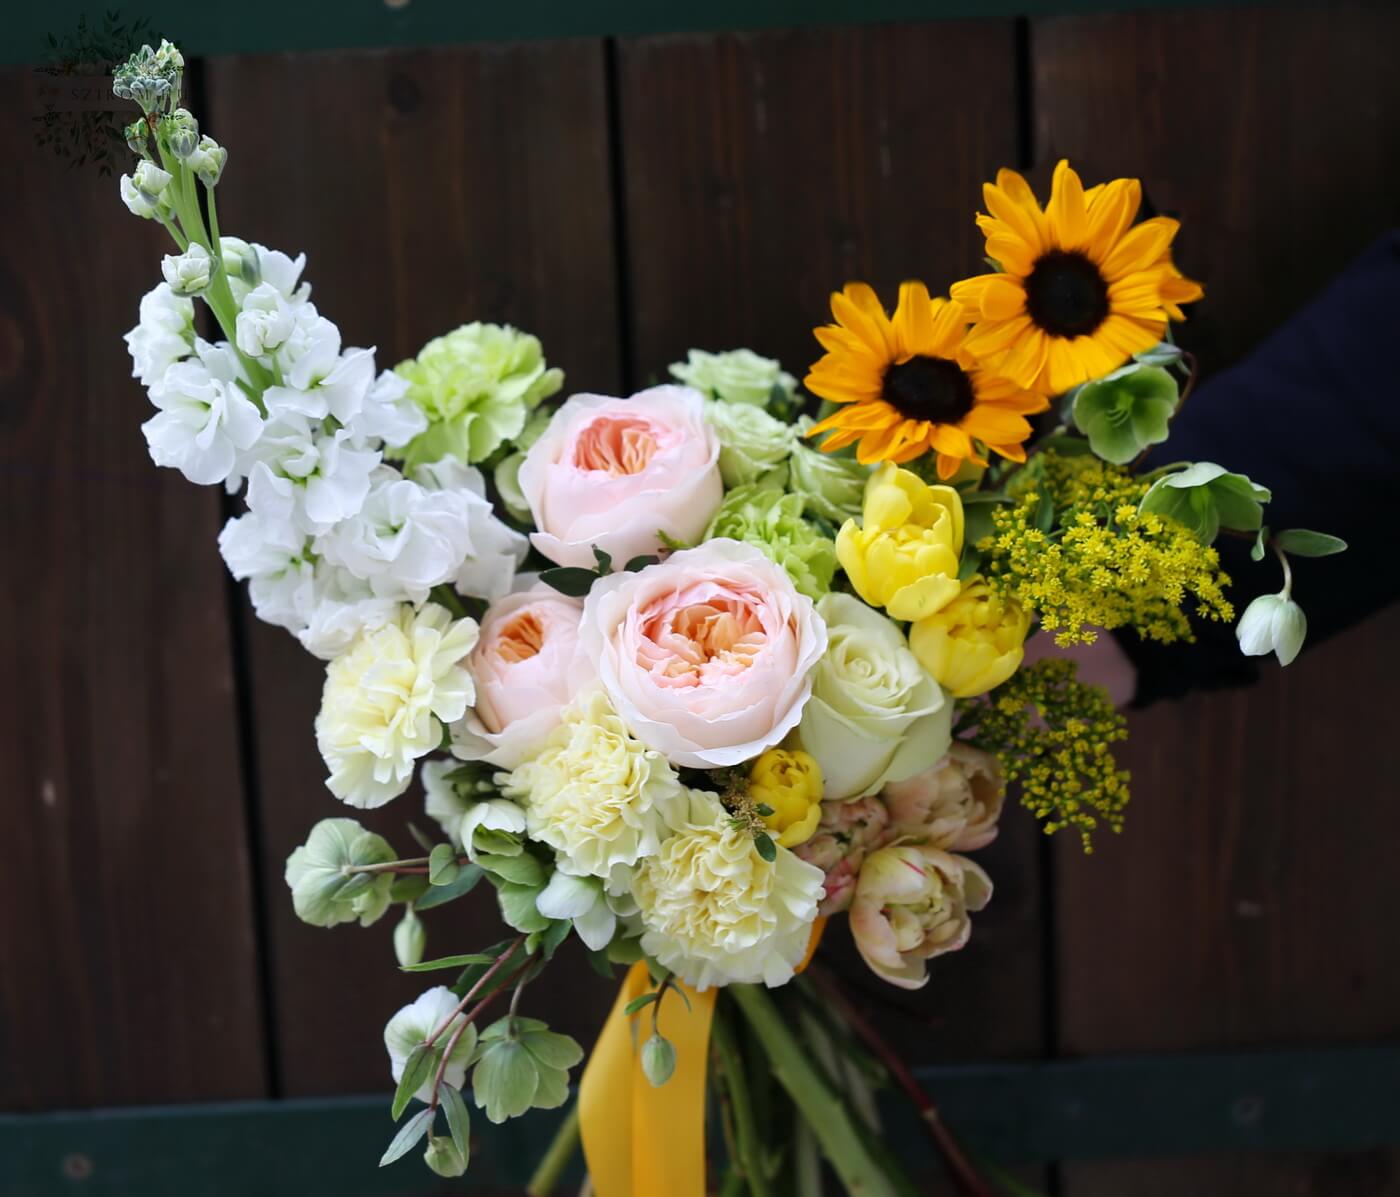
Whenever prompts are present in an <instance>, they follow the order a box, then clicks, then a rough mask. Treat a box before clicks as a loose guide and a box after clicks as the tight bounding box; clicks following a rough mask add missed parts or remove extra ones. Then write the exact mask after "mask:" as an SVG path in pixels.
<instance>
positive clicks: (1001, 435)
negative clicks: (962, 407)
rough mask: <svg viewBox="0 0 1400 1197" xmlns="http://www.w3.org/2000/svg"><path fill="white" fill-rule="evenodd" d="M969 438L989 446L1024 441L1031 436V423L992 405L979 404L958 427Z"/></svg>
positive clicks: (1022, 417)
mask: <svg viewBox="0 0 1400 1197" xmlns="http://www.w3.org/2000/svg"><path fill="white" fill-rule="evenodd" d="M958 427H959V428H961V429H962V430H963V431H964V432H965V433H967V435H968V436H972V437H976V438H977V439H978V440H979V441H985V442H986V443H987V444H989V445H990V444H994V443H995V444H1008V443H1012V442H1017V441H1023V440H1025V439H1026V437H1028V436H1030V434H1031V425H1030V421H1029V420H1027V419H1026V418H1025V416H1018V415H1017V414H1016V413H1015V412H1013V411H1008V410H1007V409H1006V408H1003V407H998V406H996V405H995V404H992V403H979V404H976V405H975V406H974V407H973V409H972V410H971V411H970V412H968V413H967V415H965V416H964V417H963V418H962V422H961V423H960V424H959V425H958Z"/></svg>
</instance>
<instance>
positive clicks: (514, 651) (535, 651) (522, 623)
mask: <svg viewBox="0 0 1400 1197" xmlns="http://www.w3.org/2000/svg"><path fill="white" fill-rule="evenodd" d="M543 647H544V625H543V624H541V623H540V617H539V616H538V615H536V614H535V613H534V612H533V611H522V612H521V613H520V614H519V615H517V616H516V617H515V618H514V619H512V620H511V621H510V623H508V624H506V626H505V627H504V628H502V629H501V632H500V636H499V638H498V639H497V641H496V655H497V656H498V657H500V658H501V660H502V661H506V662H508V663H510V664H511V665H517V664H519V663H520V662H521V661H528V660H529V659H530V658H531V657H534V656H538V655H539V651H540V649H542V648H543Z"/></svg>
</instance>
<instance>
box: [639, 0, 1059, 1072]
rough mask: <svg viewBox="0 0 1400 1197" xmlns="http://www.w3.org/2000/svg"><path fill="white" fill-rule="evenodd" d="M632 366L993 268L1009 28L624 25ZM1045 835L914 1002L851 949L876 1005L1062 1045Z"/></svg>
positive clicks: (722, 345) (974, 1035) (948, 1029)
mask: <svg viewBox="0 0 1400 1197" xmlns="http://www.w3.org/2000/svg"><path fill="white" fill-rule="evenodd" d="M618 67H619V69H618V81H619V102H620V112H621V121H620V124H621V133H622V147H621V148H622V163H623V168H624V171H625V197H626V205H625V210H626V217H627V239H626V243H627V259H628V263H629V266H630V270H629V277H630V285H631V301H632V303H631V310H632V375H633V378H634V380H635V381H637V382H638V383H641V382H644V381H646V380H648V379H650V378H653V377H658V378H659V377H663V376H664V375H665V373H666V366H667V364H668V363H670V362H672V361H675V360H677V359H680V358H683V357H684V356H685V351H686V350H687V349H688V348H690V347H697V348H701V349H710V350H715V349H728V348H733V347H735V346H739V345H744V346H748V347H750V348H752V349H755V350H757V351H758V352H760V353H764V354H768V355H770V356H774V357H778V358H780V359H781V360H782V361H783V363H784V364H785V365H786V366H787V368H788V369H789V370H790V371H791V372H792V373H793V374H795V375H797V376H798V377H801V376H802V374H804V373H805V371H806V367H807V365H808V363H810V362H811V361H812V360H813V359H814V357H815V356H816V354H817V352H818V349H817V346H816V342H815V341H814V340H813V338H812V335H811V329H812V327H813V326H814V325H816V324H819V323H823V322H825V321H826V320H827V319H829V309H828V306H827V304H828V296H829V294H830V292H831V291H832V290H833V289H836V288H839V287H840V286H841V285H842V284H843V283H844V282H846V281H847V280H848V279H864V280H867V281H869V282H871V283H872V284H875V285H876V286H878V287H879V288H880V290H881V291H882V293H883V294H885V295H887V296H889V297H891V299H892V298H893V295H894V293H895V291H896V289H897V287H898V284H899V282H900V280H901V279H905V278H923V279H925V280H926V281H927V282H928V283H929V284H930V286H931V287H932V288H933V289H934V290H935V291H937V290H938V289H939V288H942V287H946V286H947V285H948V283H950V282H951V281H953V280H954V279H955V278H958V277H961V276H962V275H963V274H964V273H966V272H967V271H969V270H973V269H975V268H976V266H977V262H978V255H979V254H980V252H981V251H980V246H979V245H978V243H977V242H976V236H975V234H976V228H975V225H974V224H973V221H972V216H973V213H974V211H975V210H976V206H977V204H978V202H979V196H980V194H981V193H980V184H981V181H982V180H983V179H984V178H990V177H991V176H992V174H993V173H994V172H995V170H996V168H997V167H998V166H1001V165H1005V164H1007V163H1010V162H1013V161H1014V158H1015V152H1016V101H1015V86H1014V69H1015V47H1014V36H1013V29H1012V26H1011V23H1010V22H1000V21H999V22H985V23H975V24H973V23H968V24H940V25H927V26H887V27H879V28H863V29H841V30H815V29H809V30H800V31H793V32H783V33H761V34H743V35H726V36H719V37H661V38H644V39H637V40H625V41H622V42H620V43H619V48H618ZM1038 849H1039V844H1038V837H1037V835H1036V833H1035V832H1034V829H1033V828H1032V827H1031V826H1030V824H1029V821H1028V820H1017V819H1015V818H1012V819H1010V820H1008V826H1007V828H1006V831H1005V832H1004V834H1003V836H1002V838H1001V840H999V841H998V843H997V844H996V845H995V846H994V847H993V848H991V849H990V850H988V851H987V852H986V853H984V854H983V857H982V858H983V860H984V863H985V864H986V866H987V868H988V869H989V871H990V872H991V874H992V876H993V878H994V880H995V881H996V884H997V886H998V890H997V896H996V898H995V900H994V901H993V903H992V905H991V907H990V908H989V909H988V910H987V911H986V912H985V913H983V914H982V915H980V916H979V917H978V920H977V925H976V929H975V931H974V934H973V937H972V943H971V945H970V946H969V947H968V949H967V950H966V951H965V952H963V953H961V954H960V955H959V956H957V957H951V958H949V959H947V960H943V961H939V962H938V965H937V967H936V968H935V970H934V980H933V982H932V983H931V984H930V985H929V987H928V988H927V989H925V990H924V991H922V992H921V993H920V994H919V995H918V996H917V997H913V998H907V997H904V996H902V995H899V994H897V993H896V992H895V991H893V990H891V989H890V988H889V987H888V986H885V985H883V984H881V983H880V982H878V981H876V980H875V979H874V978H873V977H872V976H870V975H869V974H868V973H867V972H866V971H865V969H864V967H863V966H862V965H861V964H860V962H859V960H858V959H857V958H855V956H854V953H853V952H851V951H849V950H846V949H845V948H844V946H843V945H844V944H845V942H846V941H847V938H848V937H847V934H846V931H845V928H844V927H843V926H841V925H840V924H837V925H836V926H834V927H833V933H832V935H831V936H830V940H831V947H832V948H833V949H834V954H835V955H837V956H838V957H839V958H840V959H841V961H842V965H843V972H844V973H845V974H846V975H848V976H849V977H850V978H851V980H852V981H853V982H854V983H856V984H858V985H859V986H860V987H861V994H862V997H863V998H867V997H868V998H869V1000H871V1001H874V1002H879V1003H882V1005H883V1004H888V1005H889V1006H891V1007H893V1008H895V1009H902V1010H905V1011H907V1012H908V1014H907V1016H906V1017H903V1018H901V1019H899V1020H898V1021H897V1022H896V1023H895V1024H893V1025H895V1026H897V1028H898V1030H897V1035H898V1037H899V1039H900V1042H901V1043H902V1045H904V1046H906V1047H907V1049H908V1051H909V1052H910V1054H911V1056H912V1057H913V1058H914V1059H915V1060H916V1061H918V1062H928V1061H934V1060H938V1059H944V1058H948V1057H950V1056H969V1055H973V1056H976V1055H988V1054H992V1055H996V1054H1036V1053H1038V1052H1039V1051H1040V1050H1041V1046H1042V1044H1041V1031H1042V1018H1041V1004H1040V992H1039V991H1040V968H1041V959H1042V958H1041V951H1040V932H1041V922H1040V915H1039V910H1038V907H1039V894H1038V886H1039V876H1040V873H1039V859H1038Z"/></svg>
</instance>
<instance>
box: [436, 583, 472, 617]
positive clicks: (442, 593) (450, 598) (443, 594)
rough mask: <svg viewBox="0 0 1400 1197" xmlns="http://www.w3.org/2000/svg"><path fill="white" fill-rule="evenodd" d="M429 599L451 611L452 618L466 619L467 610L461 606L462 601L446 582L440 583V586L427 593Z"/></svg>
mask: <svg viewBox="0 0 1400 1197" xmlns="http://www.w3.org/2000/svg"><path fill="white" fill-rule="evenodd" d="M429 597H430V598H431V599H432V600H433V602H435V603H438V604H440V605H441V606H444V607H446V608H447V609H448V610H449V611H451V612H452V615H453V618H455V619H465V618H466V617H467V609H466V607H464V606H462V600H461V599H460V598H459V597H458V595H457V592H456V591H455V590H453V589H452V587H451V586H449V585H447V583H446V582H444V583H442V584H441V585H440V586H434V587H433V588H432V590H431V591H430V592H429Z"/></svg>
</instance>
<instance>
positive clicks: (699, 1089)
mask: <svg viewBox="0 0 1400 1197" xmlns="http://www.w3.org/2000/svg"><path fill="white" fill-rule="evenodd" d="M672 985H673V986H674V987H675V988H677V989H683V990H684V991H685V996H686V997H688V998H689V999H690V1008H689V1009H686V1004H685V1002H684V1001H682V1000H681V999H680V998H679V997H678V996H676V997H667V998H666V999H665V1000H663V1002H662V1003H661V1009H660V1012H659V1015H658V1028H659V1029H660V1031H661V1033H662V1034H663V1035H664V1036H665V1037H666V1038H667V1039H669V1040H670V1041H671V1042H672V1043H673V1044H674V1045H675V1048H676V1071H675V1072H674V1073H672V1075H671V1079H670V1080H669V1081H667V1082H666V1083H665V1084H664V1085H662V1086H660V1087H659V1088H653V1086H652V1084H651V1082H650V1081H648V1080H647V1079H646V1076H645V1075H644V1074H643V1072H642V1063H641V1049H642V1043H643V1042H645V1040H646V1038H647V1037H648V1036H649V1035H650V1034H651V1007H644V1008H643V1009H642V1010H639V1011H638V1012H637V1013H636V1014H634V1015H630V1016H629V1015H628V1014H627V1003H628V1002H630V1001H632V1000H633V999H634V998H639V997H641V996H642V994H644V993H646V992H647V991H648V990H649V989H651V988H652V981H651V975H650V974H649V973H648V972H647V966H646V964H645V962H643V961H640V960H639V961H638V962H637V963H636V964H634V965H633V966H632V968H631V970H630V971H629V972H628V974H627V977H626V979H625V980H624V981H623V982H622V990H621V992H619V993H618V995H617V1001H616V1002H614V1003H613V1008H612V1013H611V1014H609V1015H608V1021H607V1022H606V1023H604V1024H603V1032H602V1034H601V1035H599V1036H598V1042H597V1043H596V1044H595V1045H594V1047H593V1054H592V1055H591V1056H589V1058H588V1066H587V1067H586V1068H585V1069H584V1070H583V1079H582V1080H581V1081H580V1082H579V1087H578V1108H579V1130H580V1132H581V1134H582V1136H583V1155H584V1159H585V1160H587V1162H588V1175H589V1176H590V1177H591V1178H592V1180H593V1191H594V1193H596V1194H597V1197H662V1195H663V1194H664V1195H665V1197H705V1073H706V1069H707V1068H708V1065H709V1059H710V1018H711V1016H712V1015H713V1014H714V1009H715V995H716V994H717V993H718V992H719V991H718V990H717V989H707V990H705V992H704V993H697V992H696V991H695V990H694V989H691V988H690V987H689V986H688V985H684V984H682V983H681V982H680V981H673V982H672ZM636 1018H643V1019H645V1021H644V1022H643V1023H641V1024H636V1023H634V1022H633V1020H634V1019H636Z"/></svg>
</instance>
